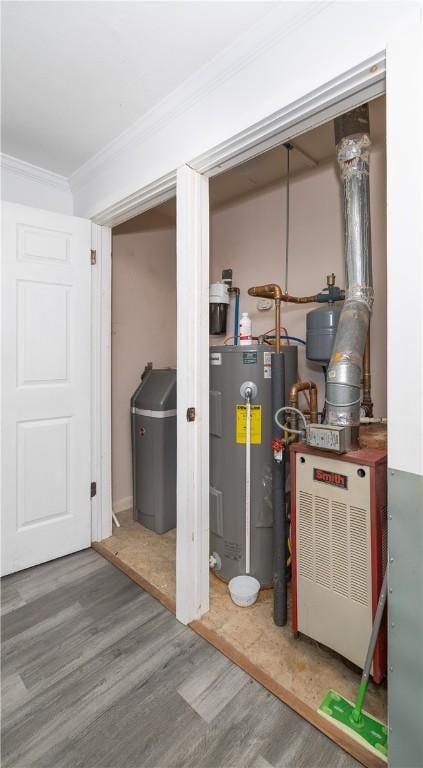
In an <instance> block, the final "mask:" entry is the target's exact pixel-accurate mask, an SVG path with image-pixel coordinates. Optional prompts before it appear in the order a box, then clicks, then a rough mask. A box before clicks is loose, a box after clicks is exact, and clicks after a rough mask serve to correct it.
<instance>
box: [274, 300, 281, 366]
mask: <svg viewBox="0 0 423 768" xmlns="http://www.w3.org/2000/svg"><path fill="white" fill-rule="evenodd" d="M275 329H276V330H275V334H276V339H275V352H276V354H277V355H278V354H279V353H280V351H281V300H280V299H275Z"/></svg>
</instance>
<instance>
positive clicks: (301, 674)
mask: <svg viewBox="0 0 423 768" xmlns="http://www.w3.org/2000/svg"><path fill="white" fill-rule="evenodd" d="M118 519H119V522H120V524H121V527H120V528H114V529H113V536H111V537H110V538H109V539H106V540H105V541H103V542H101V543H98V544H96V545H94V546H95V549H96V550H97V551H98V552H100V553H101V554H103V555H104V556H105V557H106V558H107V559H109V560H111V562H113V563H114V564H115V565H116V566H117V567H119V568H121V570H123V571H124V572H125V573H127V575H128V576H130V577H131V578H132V579H133V580H134V581H136V582H137V583H138V584H140V586H142V587H144V588H145V589H146V590H148V591H149V592H150V593H151V594H152V595H153V596H154V597H156V598H157V599H158V600H160V602H161V603H162V604H163V605H165V606H166V607H167V608H169V610H171V611H173V612H174V611H175V552H176V546H175V545H176V532H175V531H170V532H169V533H166V534H163V535H161V536H159V535H157V534H155V533H152V532H151V531H148V530H147V529H146V528H143V527H142V526H141V525H139V524H138V523H135V522H134V521H133V520H132V513H131V512H130V511H127V512H122V513H121V514H120V515H118ZM191 626H192V628H193V629H194V630H195V631H196V632H197V633H198V634H200V635H201V636H202V637H204V638H205V639H206V640H208V641H209V642H211V643H212V644H213V645H214V646H215V647H217V648H218V649H219V650H220V651H222V652H223V653H224V654H225V655H226V656H228V657H229V658H231V659H232V661H234V662H235V663H236V664H238V665H239V666H240V667H242V668H243V669H244V670H245V671H246V672H248V674H250V675H251V676H252V677H255V678H256V679H257V680H258V681H259V682H260V683H262V685H264V686H265V687H266V688H268V689H269V690H270V691H272V693H274V694H275V695H276V696H278V697H279V698H280V699H281V700H282V701H284V702H285V703H287V704H288V705H289V706H291V707H292V708H293V709H294V710H296V711H297V712H298V713H299V714H301V715H302V716H303V717H304V718H306V719H307V720H308V721H309V722H311V723H313V724H314V725H315V726H316V727H318V728H319V729H320V730H322V731H323V732H324V733H326V734H327V735H328V736H330V737H331V738H333V739H334V741H336V742H337V743H338V744H339V745H340V746H342V747H343V748H344V749H346V750H347V751H348V752H350V753H351V754H352V755H354V757H356V758H357V759H358V760H360V761H361V762H362V763H363V764H365V765H368V766H381V765H383V763H382V761H381V760H380V759H379V758H377V757H374V756H373V755H371V754H370V753H369V752H367V750H364V749H363V748H362V747H361V746H360V745H359V744H358V743H357V742H355V741H353V740H352V739H351V738H349V737H348V736H347V735H345V734H343V733H342V732H341V731H339V730H338V729H337V728H335V727H334V726H333V725H332V724H331V723H329V722H328V721H327V720H325V719H324V718H322V717H321V716H320V715H319V714H318V713H317V708H318V706H319V704H320V702H321V701H322V699H323V697H324V695H325V693H326V692H327V691H328V689H329V688H333V689H334V690H336V691H338V692H339V693H340V694H342V695H343V696H345V697H347V698H349V699H355V697H356V694H357V690H358V684H359V680H360V674H359V672H358V671H356V670H355V669H351V668H350V667H349V666H348V665H347V664H346V663H345V662H343V661H342V660H341V659H340V658H339V657H337V656H336V655H335V654H333V653H332V652H330V651H329V650H327V649H325V648H322V647H320V646H319V645H318V644H317V643H314V642H313V641H310V640H308V639H306V638H304V637H300V638H297V639H296V638H294V636H293V634H292V632H291V629H290V625H289V624H288V626H287V627H285V628H283V629H281V628H279V627H276V626H275V625H274V623H273V619H272V591H271V590H269V589H267V590H262V592H261V593H260V595H259V599H258V601H257V603H256V604H255V605H254V606H251V607H250V608H247V609H245V608H238V607H237V606H236V605H234V604H233V603H232V601H231V599H230V597H229V594H228V589H227V586H226V584H224V583H223V582H222V581H220V580H219V579H218V578H216V577H215V576H214V575H213V574H211V576H210V610H209V612H208V613H207V614H206V615H205V616H203V617H202V619H201V620H199V621H194V622H193V623H192V625H191ZM386 698H387V696H386V687H385V686H384V685H382V686H375V685H373V684H372V683H370V686H369V691H368V696H367V700H366V710H367V711H369V712H370V713H371V714H372V715H375V716H376V717H378V718H380V719H381V720H383V721H384V722H386V718H387V702H386Z"/></svg>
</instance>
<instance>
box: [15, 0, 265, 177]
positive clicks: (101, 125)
mask: <svg viewBox="0 0 423 768" xmlns="http://www.w3.org/2000/svg"><path fill="white" fill-rule="evenodd" d="M272 8H274V3H272V2H260V1H258V2H226V1H225V2H192V1H191V2H151V1H150V2H102V1H100V2H91V1H86V2H66V1H65V2H37V1H36V2H3V3H2V151H3V152H5V153H7V154H9V155H13V156H14V157H18V158H20V159H22V160H26V161H27V162H30V163H34V164H35V165H38V166H41V167H42V168H46V169H48V170H51V171H55V172H56V173H61V174H64V175H66V176H68V175H70V174H71V173H72V172H73V171H75V170H76V169H77V168H79V166H81V165H82V164H83V163H84V162H85V161H86V160H88V158H90V157H91V156H92V155H93V154H95V153H96V152H97V151H99V150H100V149H102V148H103V147H104V146H105V145H106V144H108V143H109V142H110V141H111V140H112V139H114V138H115V137H116V136H118V135H119V134H120V133H121V132H122V131H123V130H125V129H126V128H128V127H129V126H130V125H132V123H134V122H135V121H136V120H137V119H138V118H140V117H141V116H142V115H143V114H145V113H146V112H147V111H148V110H149V109H151V108H152V107H153V106H154V105H155V104H157V103H158V102H159V101H160V100H161V99H162V98H164V97H165V96H166V95H167V94H169V93H170V92H171V91H172V90H174V88H175V87H176V86H177V85H179V84H180V83H181V82H182V81H183V80H185V79H186V78H188V77H189V76H190V75H192V74H193V73H194V72H195V71H196V70H198V69H199V68H200V67H201V66H203V65H204V64H206V63H207V62H208V61H210V60H211V59H212V58H213V57H214V56H216V55H217V54H218V53H219V52H220V51H222V50H223V49H224V48H226V47H227V46H228V45H230V44H231V43H232V42H233V40H234V38H235V37H237V36H239V35H241V34H242V33H243V32H245V31H246V29H247V28H248V27H250V26H252V25H253V24H255V23H256V22H257V21H259V20H260V19H261V18H262V17H263V16H264V15H265V14H266V13H268V12H269V11H271V10H272Z"/></svg>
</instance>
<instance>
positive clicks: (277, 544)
mask: <svg viewBox="0 0 423 768" xmlns="http://www.w3.org/2000/svg"><path fill="white" fill-rule="evenodd" d="M284 405H285V359H284V355H283V353H282V352H280V353H277V352H274V353H273V354H272V438H277V439H278V440H280V439H281V438H282V430H281V429H280V427H278V425H277V424H276V422H275V418H274V416H275V413H276V411H277V410H278V409H279V408H282V406H284ZM282 456H283V458H282V461H281V462H278V461H276V460H275V459H274V458H273V460H272V510H273V621H274V622H275V624H277V626H278V627H284V626H285V624H286V622H287V583H286V551H287V521H286V500H285V456H284V453H283V454H282Z"/></svg>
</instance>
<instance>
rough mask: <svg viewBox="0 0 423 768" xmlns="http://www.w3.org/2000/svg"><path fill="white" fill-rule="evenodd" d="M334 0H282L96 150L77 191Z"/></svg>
mask: <svg viewBox="0 0 423 768" xmlns="http://www.w3.org/2000/svg"><path fill="white" fill-rule="evenodd" d="M333 1H334V0H329V1H326V2H324V1H323V2H313V1H312V2H303V3H295V4H294V3H283V2H281V3H278V4H277V7H276V8H275V9H273V10H272V11H270V12H269V13H268V14H266V16H264V17H263V19H261V20H260V21H259V22H258V23H257V24H255V25H254V26H253V27H251V28H250V29H248V30H247V31H246V32H245V33H243V34H242V35H241V36H240V37H238V38H237V39H236V40H235V42H234V43H233V44H232V45H230V46H228V47H227V48H225V49H224V50H223V51H222V52H221V53H219V54H218V55H217V56H215V57H214V58H213V59H212V60H211V61H209V62H208V63H207V64H205V65H204V66H203V67H201V68H200V69H199V70H198V71H197V72H195V73H194V74H193V75H191V77H189V78H188V79H187V80H185V81H184V82H183V83H181V85H179V86H178V87H177V88H175V89H174V90H173V91H172V92H171V93H170V94H169V95H168V96H166V97H165V98H164V99H162V100H161V101H160V102H159V103H158V104H157V105H156V106H154V107H153V108H152V109H151V110H149V111H148V112H147V113H146V114H145V115H143V116H142V117H141V118H140V119H139V120H137V121H136V122H135V123H133V125H131V126H130V127H129V128H127V129H126V130H125V131H123V132H122V133H121V134H120V135H119V136H117V137H116V138H115V139H113V140H112V141H111V142H110V143H109V144H107V145H106V146H105V147H104V148H103V149H101V150H100V151H99V152H97V153H96V154H95V155H93V156H92V157H91V158H90V159H89V160H87V162H86V163H84V164H83V165H82V166H80V168H78V169H77V170H76V171H74V173H73V174H72V175H71V176H70V185H71V189H72V191H73V192H77V191H79V190H80V189H81V188H83V187H84V186H85V185H86V184H88V183H89V182H91V181H92V179H93V177H96V176H98V175H100V174H101V170H102V168H103V167H104V166H105V165H106V164H107V163H109V162H111V161H112V160H113V159H115V158H116V157H117V156H119V154H120V153H122V152H123V151H124V150H125V149H127V147H128V146H129V145H131V144H138V143H142V142H143V141H145V140H146V138H147V137H148V136H149V135H151V134H152V133H156V132H159V131H160V130H161V129H162V128H163V127H164V126H165V125H167V124H168V123H169V122H170V121H172V120H175V119H176V118H177V117H179V116H180V115H182V114H183V113H184V112H186V111H187V110H188V109H190V108H191V107H192V106H193V105H194V104H196V103H197V102H198V101H201V100H202V99H206V98H207V96H208V95H209V94H210V93H211V92H212V91H213V90H214V89H215V88H217V87H219V86H220V85H222V83H224V82H225V81H226V80H228V79H230V78H231V77H232V76H233V75H234V74H236V73H237V72H239V71H241V70H242V69H244V68H245V67H246V66H248V65H249V64H250V63H251V62H252V61H254V59H256V58H258V57H259V56H260V55H261V54H263V53H264V52H266V51H268V50H269V49H270V48H272V47H273V46H275V45H276V44H277V43H278V42H279V41H280V40H281V39H282V38H284V37H287V36H288V35H291V34H292V32H293V31H294V30H295V29H296V28H298V27H300V26H303V25H304V24H306V23H307V22H308V21H310V20H311V19H312V18H314V17H315V16H317V15H318V14H320V13H322V12H323V11H324V10H326V9H327V7H328V6H330V5H332V3H333Z"/></svg>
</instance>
